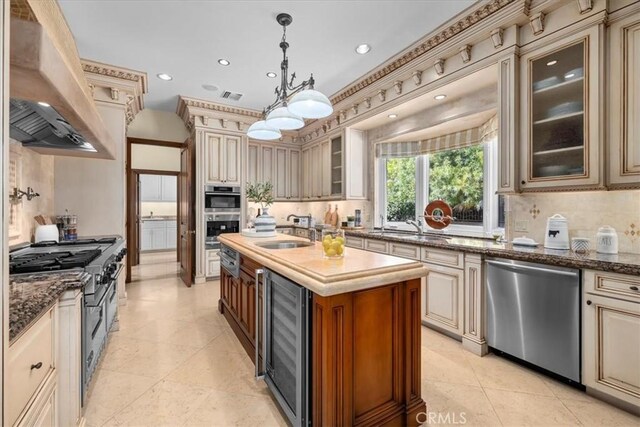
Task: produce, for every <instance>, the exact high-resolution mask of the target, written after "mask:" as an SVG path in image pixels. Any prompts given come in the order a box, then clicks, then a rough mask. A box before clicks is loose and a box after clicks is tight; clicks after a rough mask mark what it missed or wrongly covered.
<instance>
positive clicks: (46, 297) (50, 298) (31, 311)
mask: <svg viewBox="0 0 640 427" xmlns="http://www.w3.org/2000/svg"><path fill="white" fill-rule="evenodd" d="M90 279H91V275H90V274H88V273H85V272H84V271H81V270H67V271H64V272H55V273H54V272H49V273H31V274H16V275H13V276H9V342H10V343H11V342H12V341H14V340H15V339H16V338H17V337H19V336H20V335H21V334H22V332H24V331H25V330H27V329H28V326H30V325H31V324H33V323H34V322H35V321H36V320H37V319H38V318H39V317H40V316H41V315H42V314H43V313H45V312H46V311H47V310H48V309H49V308H51V306H53V305H54V304H55V303H56V301H57V300H58V298H59V297H60V295H62V294H63V293H64V291H66V290H68V289H79V288H82V287H84V285H86V284H87V282H88V281H89V280H90Z"/></svg>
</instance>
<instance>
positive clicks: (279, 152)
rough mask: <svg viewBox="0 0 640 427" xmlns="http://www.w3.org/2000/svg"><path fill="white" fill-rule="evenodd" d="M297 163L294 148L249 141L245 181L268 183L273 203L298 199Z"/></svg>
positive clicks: (296, 153) (299, 188)
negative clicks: (271, 188) (273, 199)
mask: <svg viewBox="0 0 640 427" xmlns="http://www.w3.org/2000/svg"><path fill="white" fill-rule="evenodd" d="M300 163H301V153H300V150H299V149H297V148H291V147H287V146H280V145H275V144H268V143H258V142H254V141H251V142H250V143H249V144H248V149H247V182H250V183H255V182H271V183H272V184H273V196H274V198H275V200H276V201H294V200H300V198H301V191H302V187H303V185H301V179H300V167H301V165H300Z"/></svg>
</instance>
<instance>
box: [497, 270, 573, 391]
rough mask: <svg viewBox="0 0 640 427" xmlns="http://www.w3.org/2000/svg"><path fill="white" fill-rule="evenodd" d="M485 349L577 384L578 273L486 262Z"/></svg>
mask: <svg viewBox="0 0 640 427" xmlns="http://www.w3.org/2000/svg"><path fill="white" fill-rule="evenodd" d="M486 267H487V268H486V271H487V276H486V277H487V287H486V291H487V305H486V316H487V343H488V344H489V347H492V348H494V349H497V350H500V351H502V352H504V353H506V354H508V355H511V356H514V357H516V358H518V359H521V360H524V361H526V362H529V363H531V364H533V365H536V366H539V367H541V368H543V369H546V370H547V371H550V372H553V373H555V374H557V375H560V376H562V377H565V378H568V379H570V380H573V381H575V382H577V383H580V271H579V270H576V269H570V268H560V267H550V266H548V265H543V264H534V263H530V262H522V261H512V260H507V259H487V260H486Z"/></svg>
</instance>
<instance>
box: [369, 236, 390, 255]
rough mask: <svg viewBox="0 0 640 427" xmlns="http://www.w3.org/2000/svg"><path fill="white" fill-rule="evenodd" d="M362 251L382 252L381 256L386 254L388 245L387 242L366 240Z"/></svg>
mask: <svg viewBox="0 0 640 427" xmlns="http://www.w3.org/2000/svg"><path fill="white" fill-rule="evenodd" d="M364 249H365V250H367V251H372V252H382V253H383V254H386V253H387V251H388V250H389V245H388V244H387V242H385V241H382V240H371V239H366V240H365V241H364Z"/></svg>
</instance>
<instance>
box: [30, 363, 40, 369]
mask: <svg viewBox="0 0 640 427" xmlns="http://www.w3.org/2000/svg"><path fill="white" fill-rule="evenodd" d="M40 368H42V362H38V363H36V364H35V365H31V370H32V371H33V370H34V369H40Z"/></svg>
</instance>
